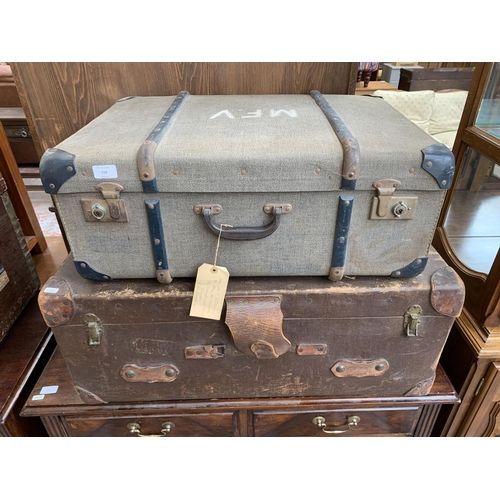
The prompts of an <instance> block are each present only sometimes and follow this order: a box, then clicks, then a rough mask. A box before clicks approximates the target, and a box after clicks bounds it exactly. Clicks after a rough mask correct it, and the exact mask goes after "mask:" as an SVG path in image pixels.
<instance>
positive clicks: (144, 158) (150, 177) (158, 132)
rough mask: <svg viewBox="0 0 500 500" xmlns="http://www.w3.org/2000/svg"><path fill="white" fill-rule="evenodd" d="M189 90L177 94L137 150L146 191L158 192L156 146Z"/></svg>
mask: <svg viewBox="0 0 500 500" xmlns="http://www.w3.org/2000/svg"><path fill="white" fill-rule="evenodd" d="M188 95H189V92H186V91H182V92H179V93H178V94H177V97H176V98H175V99H174V100H173V102H172V104H171V105H170V107H169V108H168V109H167V111H166V112H165V114H164V115H163V116H162V118H161V120H160V121H159V122H158V124H157V125H156V127H155V128H154V129H153V130H152V131H151V133H150V134H149V135H148V137H147V139H146V140H145V141H144V142H143V143H142V144H141V147H140V148H139V151H138V152H137V170H138V171H139V178H140V179H141V182H142V189H143V191H144V192H145V193H157V192H158V183H157V182H156V173H155V165H154V156H155V151H156V147H157V146H158V144H159V143H160V141H161V140H162V139H163V136H164V135H165V132H166V131H167V129H168V127H169V126H170V124H171V123H172V119H173V118H174V116H175V115H176V114H177V112H178V111H179V108H180V106H181V104H182V103H183V101H184V99H185V98H186V97H187V96H188Z"/></svg>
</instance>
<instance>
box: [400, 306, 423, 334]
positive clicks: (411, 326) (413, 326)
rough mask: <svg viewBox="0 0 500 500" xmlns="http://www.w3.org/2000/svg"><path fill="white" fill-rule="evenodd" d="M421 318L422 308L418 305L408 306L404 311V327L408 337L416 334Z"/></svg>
mask: <svg viewBox="0 0 500 500" xmlns="http://www.w3.org/2000/svg"><path fill="white" fill-rule="evenodd" d="M421 319H422V308H421V307H420V306H419V305H414V306H410V307H409V308H408V309H407V311H406V312H405V317H404V323H403V326H404V329H405V331H406V335H408V337H417V336H418V326H419V325H420V320H421Z"/></svg>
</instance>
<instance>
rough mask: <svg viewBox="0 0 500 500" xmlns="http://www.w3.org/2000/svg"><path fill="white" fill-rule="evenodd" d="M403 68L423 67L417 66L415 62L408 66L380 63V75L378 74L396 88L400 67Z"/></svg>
mask: <svg viewBox="0 0 500 500" xmlns="http://www.w3.org/2000/svg"><path fill="white" fill-rule="evenodd" d="M403 68H404V69H411V68H423V66H419V65H417V64H415V63H414V64H413V65H409V66H400V65H396V64H391V63H382V75H381V76H380V79H381V80H384V81H385V82H387V83H390V84H391V85H393V86H394V87H396V88H398V85H399V77H400V74H401V69H403Z"/></svg>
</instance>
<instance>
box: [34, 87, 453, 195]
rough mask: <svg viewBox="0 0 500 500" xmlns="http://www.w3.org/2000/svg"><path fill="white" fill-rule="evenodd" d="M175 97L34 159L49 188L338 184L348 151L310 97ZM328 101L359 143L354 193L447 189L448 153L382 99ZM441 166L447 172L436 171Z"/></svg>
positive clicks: (289, 188)
mask: <svg viewBox="0 0 500 500" xmlns="http://www.w3.org/2000/svg"><path fill="white" fill-rule="evenodd" d="M181 94H182V95H181ZM181 94H179V96H178V97H175V96H169V97H131V98H125V99H123V100H120V101H118V102H117V103H115V104H114V105H113V106H112V107H111V108H110V109H108V110H107V111H105V112H104V113H103V114H101V115H100V116H98V117H97V118H96V119H94V120H93V121H91V122H90V123H89V124H87V125H86V126H85V127H83V128H82V129H81V130H79V131H78V132H76V133H75V134H73V135H72V136H71V137H69V138H68V139H66V140H65V141H63V142H62V143H60V144H59V145H58V146H57V148H55V149H50V150H48V151H47V152H46V153H45V154H44V155H43V157H42V159H41V162H40V176H41V178H42V182H43V184H44V187H45V190H46V191H47V192H49V193H51V194H54V193H58V192H59V193H78V192H95V189H96V188H95V186H96V184H98V183H99V182H101V181H102V180H103V179H104V180H106V179H109V180H110V181H113V182H117V183H119V184H120V185H122V186H123V187H124V190H125V191H126V192H142V191H143V190H146V189H145V187H144V186H145V185H147V184H148V183H149V184H152V183H154V189H151V190H152V191H159V192H294V191H336V190H339V189H340V188H341V187H342V181H343V169H344V173H345V166H344V147H343V145H342V143H341V141H340V140H339V137H338V134H337V133H336V132H335V131H334V129H333V128H332V124H331V121H329V120H328V117H327V116H326V114H325V112H324V111H323V110H322V109H321V108H320V106H319V105H318V104H317V102H315V99H314V98H313V96H311V95H239V96H238V95H236V96H235V95H217V96H196V95H189V94H188V93H181ZM320 96H321V94H320ZM321 98H323V96H321ZM324 102H326V106H327V107H330V106H331V108H333V110H334V111H333V112H334V113H335V114H336V116H337V117H338V118H339V119H340V120H341V121H342V122H343V123H344V124H345V126H346V127H347V129H348V131H349V132H350V133H351V134H352V136H353V137H354V139H355V140H356V141H357V143H358V144H359V175H358V176H357V179H355V181H356V185H355V189H356V190H374V187H373V183H374V182H376V181H377V180H380V179H386V178H388V179H396V180H398V181H400V182H401V187H400V188H399V189H400V190H440V189H447V188H448V187H449V185H450V184H451V179H452V177H453V169H454V159H453V155H452V154H451V152H450V151H449V149H448V148H446V147H445V146H442V145H440V144H439V143H437V142H436V141H435V140H434V139H433V138H432V137H431V136H430V135H428V134H427V133H426V132H424V131H423V130H421V129H420V128H419V127H418V126H417V125H415V124H413V123H412V122H411V121H409V120H408V119H407V118H406V117H404V116H403V115H402V114H401V113H399V112H398V111H396V110H395V109H394V108H392V107H391V106H390V105H389V104H387V103H386V102H384V100H383V99H381V98H375V97H370V96H346V95H328V96H324ZM160 122H162V123H166V125H165V126H163V128H162V123H160ZM155 134H156V137H154V136H155ZM151 138H153V139H152V140H151ZM148 145H149V146H150V147H149V148H146V150H144V147H145V146H148ZM429 146H430V147H431V149H432V148H437V152H438V157H439V158H438V160H439V161H437V162H435V161H434V171H435V170H439V172H438V174H437V175H436V174H435V173H434V172H433V169H432V168H429V165H430V164H431V165H432V162H433V161H431V163H429V159H428V158H426V156H424V154H423V152H422V150H423V149H425V148H428V147H429ZM141 148H142V149H141ZM442 148H444V149H442ZM140 150H141V151H143V153H139V151H140ZM144 151H145V152H144ZM141 155H143V156H142V166H141V165H140V163H141V160H140V159H139V162H138V157H140V156H141ZM434 156H435V155H434ZM443 158H444V160H443ZM434 159H435V158H432V159H431V160H434ZM443 161H444V167H443V166H439V165H437V164H438V163H439V162H441V163H443ZM450 164H451V165H450ZM138 165H139V166H138ZM153 165H154V166H153ZM145 168H146V169H149V170H148V172H147V173H145V171H144V169H145ZM141 169H142V170H141ZM443 169H444V170H446V172H445V174H446V175H445V177H443V172H442V170H443ZM450 169H451V173H450ZM143 175H144V176H149V178H147V179H146V177H144V176H143ZM450 175H451V177H450ZM141 176H142V177H141ZM344 177H345V175H344ZM443 179H444V184H443ZM141 181H144V182H141Z"/></svg>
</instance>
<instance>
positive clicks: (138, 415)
mask: <svg viewBox="0 0 500 500" xmlns="http://www.w3.org/2000/svg"><path fill="white" fill-rule="evenodd" d="M49 387H57V390H56V392H53V393H51V394H43V393H44V392H47V388H49ZM44 388H45V389H44ZM41 395H44V397H43V398H40V396H41ZM457 401H458V398H457V396H456V393H455V391H454V389H453V387H452V386H451V384H450V382H449V380H448V379H447V377H446V375H445V374H444V372H443V371H442V370H441V369H440V368H439V367H438V370H437V374H436V380H435V382H434V385H433V387H432V389H431V392H430V393H429V394H428V395H427V396H418V397H398V398H389V397H383V398H380V397H377V396H376V395H374V396H373V397H363V398H359V397H358V398H325V397H322V398H311V397H308V398H267V399H266V398H262V399H260V398H259V399H236V400H235V399H227V400H223V399H219V400H206V401H199V400H197V401H164V402H157V403H139V402H138V403H126V404H112V403H109V404H84V403H82V402H81V400H80V398H79V397H78V393H77V392H76V390H75V388H74V386H73V384H72V382H71V378H70V375H69V372H68V369H67V367H66V363H65V361H64V358H63V357H62V356H61V354H60V352H59V350H58V349H57V350H56V352H55V353H54V355H53V357H52V359H51V360H50V362H49V363H48V365H47V367H46V369H45V370H44V372H43V374H42V376H41V377H40V379H39V380H38V382H37V384H36V386H35V387H34V389H33V391H32V392H31V395H30V397H29V398H28V401H27V403H26V405H25V407H24V409H23V411H22V415H23V416H25V417H28V416H29V417H38V416H39V417H40V418H41V419H42V421H43V423H44V425H45V427H46V429H47V432H48V434H49V435H50V436H71V437H83V436H85V437H97V436H107V437H112V436H116V437H125V436H128V437H137V436H138V435H139V434H144V435H151V434H153V435H159V436H162V434H165V435H169V436H219V437H229V436H255V437H286V436H290V437H298V436H310V437H313V436H314V437H320V436H324V437H326V436H427V435H429V433H430V431H431V429H432V427H433V424H434V421H435V418H436V415H437V413H438V411H439V408H440V407H441V405H443V404H454V403H456V402H457ZM316 417H323V418H324V419H325V421H324V424H325V425H326V426H327V427H325V428H324V430H323V429H322V428H321V427H320V426H319V425H318V424H320V425H322V424H321V420H316V423H314V422H313V420H315V419H316ZM353 417H359V419H360V420H359V422H358V423H357V425H351V426H349V425H348V422H349V419H351V422H352V419H353ZM167 429H169V430H167ZM162 430H163V433H162ZM327 431H335V433H334V434H330V433H327Z"/></svg>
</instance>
